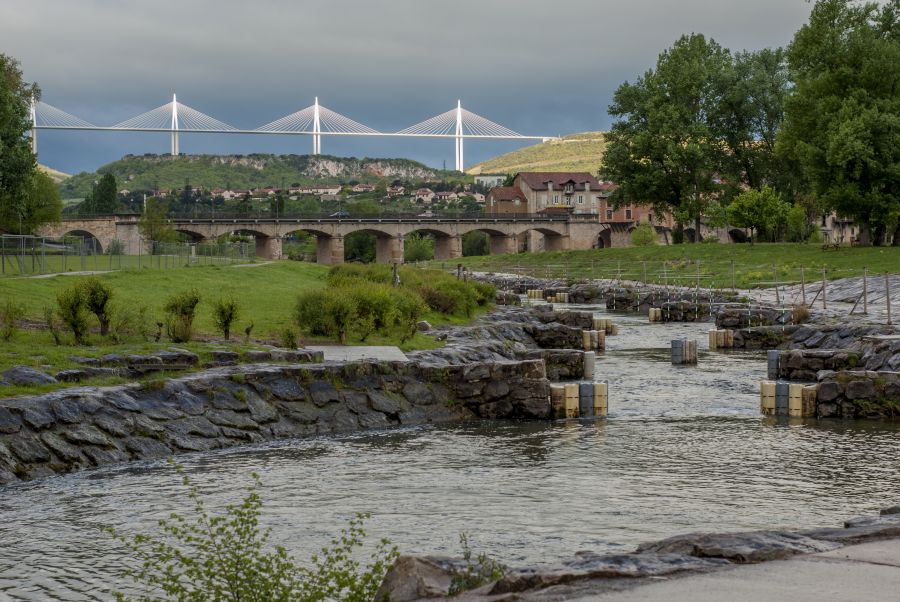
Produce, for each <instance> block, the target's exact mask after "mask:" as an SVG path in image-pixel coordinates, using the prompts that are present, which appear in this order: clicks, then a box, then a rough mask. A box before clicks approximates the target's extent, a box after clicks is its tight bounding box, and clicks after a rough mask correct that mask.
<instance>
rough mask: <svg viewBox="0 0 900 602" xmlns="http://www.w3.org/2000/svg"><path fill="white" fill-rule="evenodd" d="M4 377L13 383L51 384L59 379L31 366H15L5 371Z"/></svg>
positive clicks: (22, 384) (23, 384)
mask: <svg viewBox="0 0 900 602" xmlns="http://www.w3.org/2000/svg"><path fill="white" fill-rule="evenodd" d="M2 374H3V379H4V380H5V381H6V382H8V383H9V384H11V385H19V386H27V385H49V384H53V383H56V382H59V381H57V380H56V379H55V378H53V377H52V376H50V375H49V374H44V373H43V372H41V371H40V370H35V369H34V368H31V367H29V366H13V367H12V368H8V369H6V370H4V371H3V373H2Z"/></svg>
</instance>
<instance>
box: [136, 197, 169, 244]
mask: <svg viewBox="0 0 900 602" xmlns="http://www.w3.org/2000/svg"><path fill="white" fill-rule="evenodd" d="M168 212H169V204H168V203H167V202H166V201H164V200H162V199H158V198H156V197H150V198H149V199H147V206H146V208H145V209H144V214H143V215H142V216H141V219H140V221H139V222H138V230H139V231H140V233H141V236H143V237H144V239H145V240H148V241H150V242H154V243H156V242H174V241H175V240H177V239H178V235H177V234H176V232H175V229H174V228H172V226H171V224H169V220H168V219H167V218H166V214H167V213H168Z"/></svg>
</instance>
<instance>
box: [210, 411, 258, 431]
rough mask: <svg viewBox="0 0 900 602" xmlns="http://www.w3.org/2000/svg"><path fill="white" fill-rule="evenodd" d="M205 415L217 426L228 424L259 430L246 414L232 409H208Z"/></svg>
mask: <svg viewBox="0 0 900 602" xmlns="http://www.w3.org/2000/svg"><path fill="white" fill-rule="evenodd" d="M206 417H207V418H209V421H210V422H212V423H213V424H218V425H219V426H230V427H234V428H239V429H248V430H259V425H258V424H256V423H255V422H254V421H253V419H252V418H250V416H248V415H247V414H239V413H237V412H234V411H232V410H209V411H208V412H207V413H206Z"/></svg>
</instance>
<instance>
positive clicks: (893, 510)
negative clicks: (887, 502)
mask: <svg viewBox="0 0 900 602" xmlns="http://www.w3.org/2000/svg"><path fill="white" fill-rule="evenodd" d="M879 514H881V516H888V515H892V514H900V505H897V506H887V507H886V508H882V509H881V510H880V511H879Z"/></svg>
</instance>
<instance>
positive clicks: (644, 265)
mask: <svg viewBox="0 0 900 602" xmlns="http://www.w3.org/2000/svg"><path fill="white" fill-rule="evenodd" d="M641 263H642V264H643V267H644V284H647V262H646V261H642V262H641Z"/></svg>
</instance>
